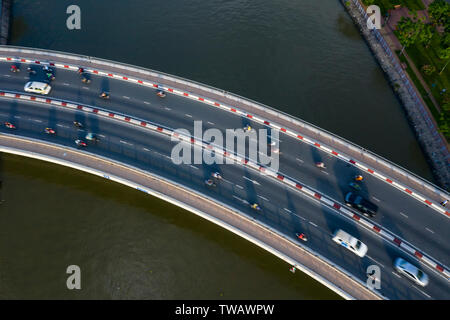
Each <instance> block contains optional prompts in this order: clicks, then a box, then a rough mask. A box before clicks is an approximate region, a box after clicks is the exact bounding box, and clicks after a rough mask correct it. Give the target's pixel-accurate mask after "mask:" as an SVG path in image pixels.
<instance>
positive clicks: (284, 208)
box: [283, 208, 292, 213]
mask: <svg viewBox="0 0 450 320" xmlns="http://www.w3.org/2000/svg"><path fill="white" fill-rule="evenodd" d="M283 209H284V210H285V211H287V212H289V213H292V211H291V210H289V209H287V208H283Z"/></svg>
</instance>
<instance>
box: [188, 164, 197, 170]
mask: <svg viewBox="0 0 450 320" xmlns="http://www.w3.org/2000/svg"><path fill="white" fill-rule="evenodd" d="M189 167H191V168H194V169H196V170H198V168H197V167H196V166H193V165H192V164H190V165H189Z"/></svg>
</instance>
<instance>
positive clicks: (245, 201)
mask: <svg viewBox="0 0 450 320" xmlns="http://www.w3.org/2000/svg"><path fill="white" fill-rule="evenodd" d="M233 198H236V199H238V200H239V201H242V202H243V203H246V204H248V201H247V200H245V199H242V198H239V197H238V196H235V195H233Z"/></svg>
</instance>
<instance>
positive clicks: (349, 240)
mask: <svg viewBox="0 0 450 320" xmlns="http://www.w3.org/2000/svg"><path fill="white" fill-rule="evenodd" d="M333 241H334V242H336V243H337V244H340V245H341V246H343V247H344V248H347V249H348V250H350V251H351V252H353V253H354V254H356V255H357V256H359V257H361V258H362V257H364V256H365V255H366V253H367V250H368V248H367V246H366V245H365V244H364V243H362V242H361V241H360V240H358V239H356V238H355V237H353V236H351V235H349V234H348V233H347V232H345V231H343V230H341V229H338V230H336V231H335V232H334V234H333Z"/></svg>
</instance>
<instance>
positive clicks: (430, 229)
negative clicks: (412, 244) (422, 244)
mask: <svg viewBox="0 0 450 320" xmlns="http://www.w3.org/2000/svg"><path fill="white" fill-rule="evenodd" d="M425 230H427V231H429V232H431V233H434V231H433V230H431V229H428V228H425Z"/></svg>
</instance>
